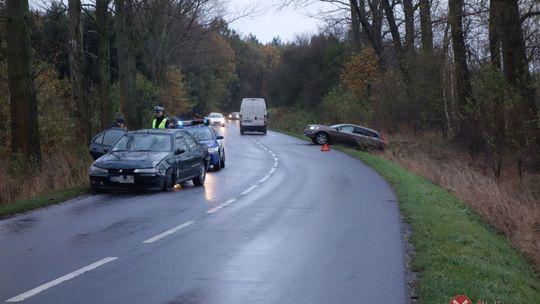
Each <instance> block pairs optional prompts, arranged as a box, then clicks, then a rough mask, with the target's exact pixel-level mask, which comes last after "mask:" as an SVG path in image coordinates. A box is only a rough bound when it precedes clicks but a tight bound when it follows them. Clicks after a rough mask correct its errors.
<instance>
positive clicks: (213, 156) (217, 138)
mask: <svg viewBox="0 0 540 304" xmlns="http://www.w3.org/2000/svg"><path fill="white" fill-rule="evenodd" d="M184 130H186V131H187V132H189V133H190V134H191V135H193V137H195V139H196V140H197V141H198V142H200V143H203V144H205V145H206V146H208V154H209V155H210V167H212V169H213V170H214V171H219V170H221V169H223V168H225V145H224V143H223V136H221V135H219V134H218V132H217V131H216V129H214V128H213V127H211V126H207V125H204V124H200V125H195V126H192V127H188V128H185V129H184Z"/></svg>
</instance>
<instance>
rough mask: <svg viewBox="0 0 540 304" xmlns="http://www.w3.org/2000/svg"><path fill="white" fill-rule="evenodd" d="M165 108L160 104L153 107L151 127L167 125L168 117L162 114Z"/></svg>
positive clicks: (165, 126) (156, 127)
mask: <svg viewBox="0 0 540 304" xmlns="http://www.w3.org/2000/svg"><path fill="white" fill-rule="evenodd" d="M164 111H165V108H163V107H161V106H155V107H154V120H153V121H152V128H153V129H165V128H167V126H168V125H169V119H168V118H167V117H165V115H163V112H164Z"/></svg>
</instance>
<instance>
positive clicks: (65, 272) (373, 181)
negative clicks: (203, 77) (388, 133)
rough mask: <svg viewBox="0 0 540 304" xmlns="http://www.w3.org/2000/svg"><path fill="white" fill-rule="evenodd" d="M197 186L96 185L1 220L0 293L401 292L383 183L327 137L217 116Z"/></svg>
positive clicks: (399, 255) (302, 298)
mask: <svg viewBox="0 0 540 304" xmlns="http://www.w3.org/2000/svg"><path fill="white" fill-rule="evenodd" d="M218 130H219V132H220V133H221V134H222V135H223V136H224V137H225V146H226V153H227V164H226V165H227V167H226V168H225V169H223V170H221V171H219V172H210V173H209V174H208V175H207V181H206V185H205V187H193V186H192V185H191V183H189V184H186V185H183V186H182V188H181V189H180V190H178V191H176V192H173V191H171V192H161V193H112V194H100V195H94V196H91V197H87V198H84V199H80V200H77V201H72V202H67V203H64V204H61V205H57V206H54V207H51V208H47V209H43V210H39V211H35V212H32V213H28V214H25V215H21V216H18V217H15V218H11V219H7V220H3V221H0V301H2V302H24V303H92V304H95V303H220V304H224V303H231V304H238V303H250V304H253V303H280V304H285V303H294V304H298V303H306V304H316V303H321V304H328V303H340V304H341V303H355V304H357V303H406V302H407V300H406V299H407V296H406V287H405V266H404V254H403V248H402V241H401V232H400V220H399V210H398V206H397V203H396V200H395V197H394V195H393V193H392V191H391V189H390V187H389V186H388V184H387V183H386V182H385V181H384V180H383V179H382V178H381V177H380V176H378V175H377V174H376V173H375V172H374V171H372V170H371V169H369V168H368V167H366V166H364V165H363V164H362V163H360V162H358V161H357V160H355V159H353V158H351V157H349V156H347V155H345V154H342V153H340V152H337V151H330V152H327V153H323V152H321V151H320V146H315V145H312V144H308V143H306V142H303V141H300V140H298V139H295V138H292V137H289V136H286V135H282V134H279V133H275V132H269V133H268V134H267V135H266V136H263V135H255V134H252V135H245V136H241V135H240V132H239V129H238V125H237V124H236V123H228V124H227V126H226V127H225V128H219V129H218Z"/></svg>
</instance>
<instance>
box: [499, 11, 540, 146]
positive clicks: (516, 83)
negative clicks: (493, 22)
mask: <svg viewBox="0 0 540 304" xmlns="http://www.w3.org/2000/svg"><path fill="white" fill-rule="evenodd" d="M493 1H496V2H497V3H498V5H500V12H501V14H500V27H499V28H500V38H501V47H502V63H503V72H504V76H505V78H506V80H507V81H508V83H509V84H510V85H512V86H513V87H515V88H517V89H518V91H519V92H520V93H521V97H522V98H523V99H522V100H523V102H522V104H521V109H522V110H521V112H522V113H523V114H522V115H523V116H522V119H521V120H522V121H523V123H524V125H523V130H522V132H523V136H524V138H523V139H522V145H523V146H524V148H525V149H527V148H528V147H530V146H533V145H536V149H534V150H535V151H538V149H540V120H539V114H538V108H537V105H536V100H535V89H534V85H533V83H532V81H531V75H530V73H529V66H528V60H527V54H526V49H525V40H524V38H523V30H522V28H521V19H520V15H519V1H518V0H493ZM533 153H534V152H533ZM536 153H538V152H536Z"/></svg>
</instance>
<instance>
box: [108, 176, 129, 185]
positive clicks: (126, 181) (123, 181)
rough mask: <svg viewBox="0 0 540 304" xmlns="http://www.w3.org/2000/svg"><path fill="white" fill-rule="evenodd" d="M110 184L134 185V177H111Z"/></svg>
mask: <svg viewBox="0 0 540 304" xmlns="http://www.w3.org/2000/svg"><path fill="white" fill-rule="evenodd" d="M111 182H117V183H121V184H133V183H135V177H134V176H133V175H120V176H111Z"/></svg>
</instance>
